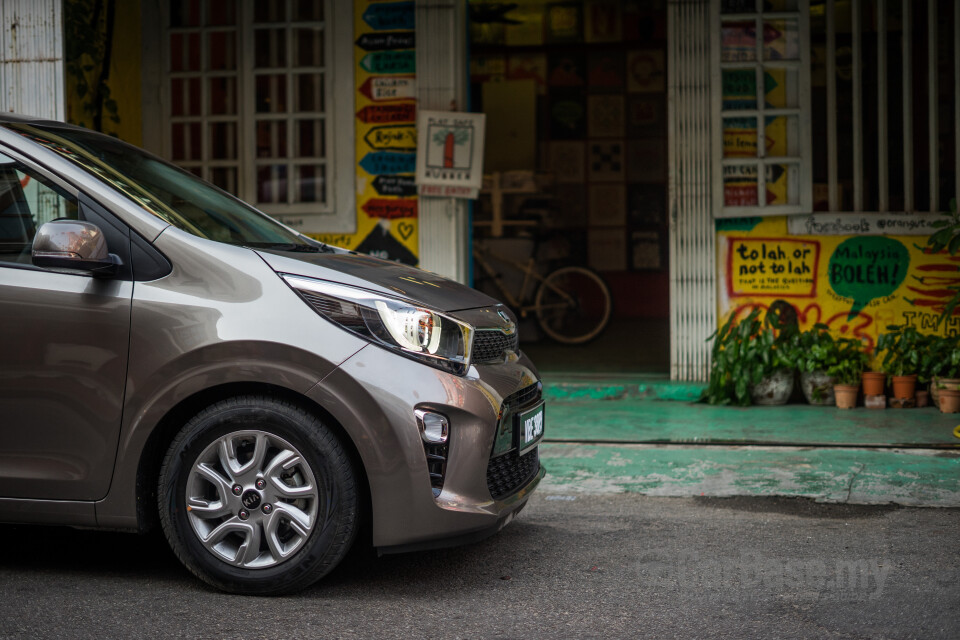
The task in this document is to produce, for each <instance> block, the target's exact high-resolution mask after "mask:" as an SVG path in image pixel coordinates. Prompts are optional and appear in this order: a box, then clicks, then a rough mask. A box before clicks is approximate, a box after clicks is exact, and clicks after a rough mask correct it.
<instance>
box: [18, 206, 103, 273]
mask: <svg viewBox="0 0 960 640" xmlns="http://www.w3.org/2000/svg"><path fill="white" fill-rule="evenodd" d="M32 255H33V264H34V265H36V266H38V267H46V268H49V269H71V270H74V271H85V272H87V273H90V274H92V275H94V276H112V275H114V274H116V272H117V265H118V263H119V260H118V259H117V257H116V256H113V255H110V252H109V251H108V250H107V239H106V238H104V237H103V232H102V231H100V228H99V227H97V225H95V224H93V223H90V222H84V221H82V220H54V221H53V222H47V223H45V224H44V225H43V226H42V227H40V229H39V230H38V231H37V235H36V236H34V238H33V249H32Z"/></svg>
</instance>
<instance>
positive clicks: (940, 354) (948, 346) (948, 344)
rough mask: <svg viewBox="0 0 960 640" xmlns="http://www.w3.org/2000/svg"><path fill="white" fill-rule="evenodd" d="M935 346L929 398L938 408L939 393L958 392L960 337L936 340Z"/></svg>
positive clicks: (959, 379)
mask: <svg viewBox="0 0 960 640" xmlns="http://www.w3.org/2000/svg"><path fill="white" fill-rule="evenodd" d="M936 344H937V348H936V349H935V350H933V358H934V359H935V360H936V363H937V366H936V368H935V369H932V373H931V375H930V397H931V398H932V399H933V403H934V404H935V405H936V406H938V407H939V406H940V395H941V393H940V392H941V391H943V390H944V389H948V390H960V337H958V336H947V337H945V338H938V339H937V343H936Z"/></svg>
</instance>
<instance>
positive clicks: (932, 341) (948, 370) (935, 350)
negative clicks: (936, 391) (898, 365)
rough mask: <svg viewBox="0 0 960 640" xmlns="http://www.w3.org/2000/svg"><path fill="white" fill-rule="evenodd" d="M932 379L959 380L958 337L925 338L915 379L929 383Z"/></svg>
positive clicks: (959, 341) (959, 356) (959, 338)
mask: <svg viewBox="0 0 960 640" xmlns="http://www.w3.org/2000/svg"><path fill="white" fill-rule="evenodd" d="M934 378H960V337H958V336H946V337H940V336H927V348H926V350H925V351H924V353H923V354H922V355H921V357H920V369H919V371H918V372H917V379H918V380H919V381H920V382H930V381H931V380H933V379H934Z"/></svg>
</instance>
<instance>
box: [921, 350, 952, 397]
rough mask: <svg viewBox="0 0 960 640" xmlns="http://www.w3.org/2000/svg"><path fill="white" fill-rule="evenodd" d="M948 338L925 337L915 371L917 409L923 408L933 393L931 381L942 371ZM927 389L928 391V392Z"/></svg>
mask: <svg viewBox="0 0 960 640" xmlns="http://www.w3.org/2000/svg"><path fill="white" fill-rule="evenodd" d="M949 341H950V338H942V337H940V336H925V347H924V349H923V350H922V351H921V352H920V366H919V368H918V369H917V384H918V385H919V386H918V387H917V392H916V393H917V407H925V406H927V404H928V401H929V397H930V396H931V395H933V394H934V393H935V392H934V390H933V389H932V388H931V387H932V386H933V384H932V383H933V381H934V380H935V379H936V378H937V377H938V376H939V375H940V374H941V371H943V370H944V364H945V362H944V352H945V351H946V349H947V347H948V343H949ZM928 388H929V391H928Z"/></svg>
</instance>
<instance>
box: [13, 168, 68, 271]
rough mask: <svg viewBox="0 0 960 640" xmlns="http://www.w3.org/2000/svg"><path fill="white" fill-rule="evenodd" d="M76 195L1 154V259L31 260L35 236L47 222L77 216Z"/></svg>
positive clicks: (25, 262)
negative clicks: (66, 192) (58, 187)
mask: <svg viewBox="0 0 960 640" xmlns="http://www.w3.org/2000/svg"><path fill="white" fill-rule="evenodd" d="M78 212H79V208H78V207H77V200H76V198H74V197H72V196H69V195H67V194H64V193H63V192H62V191H60V190H59V189H57V188H56V187H54V186H53V185H51V184H50V183H49V182H48V181H47V180H45V179H44V178H43V177H41V176H40V175H38V174H37V173H36V172H35V171H33V170H31V169H28V168H27V167H25V166H24V165H23V164H21V163H19V162H17V161H16V160H13V159H11V158H8V157H7V156H5V155H3V154H0V263H3V262H17V263H23V264H30V261H31V257H30V248H31V245H32V244H33V237H34V235H36V233H37V229H39V228H40V227H41V226H42V225H43V224H44V223H45V222H50V221H51V220H57V219H70V220H76V219H77V217H78Z"/></svg>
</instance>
